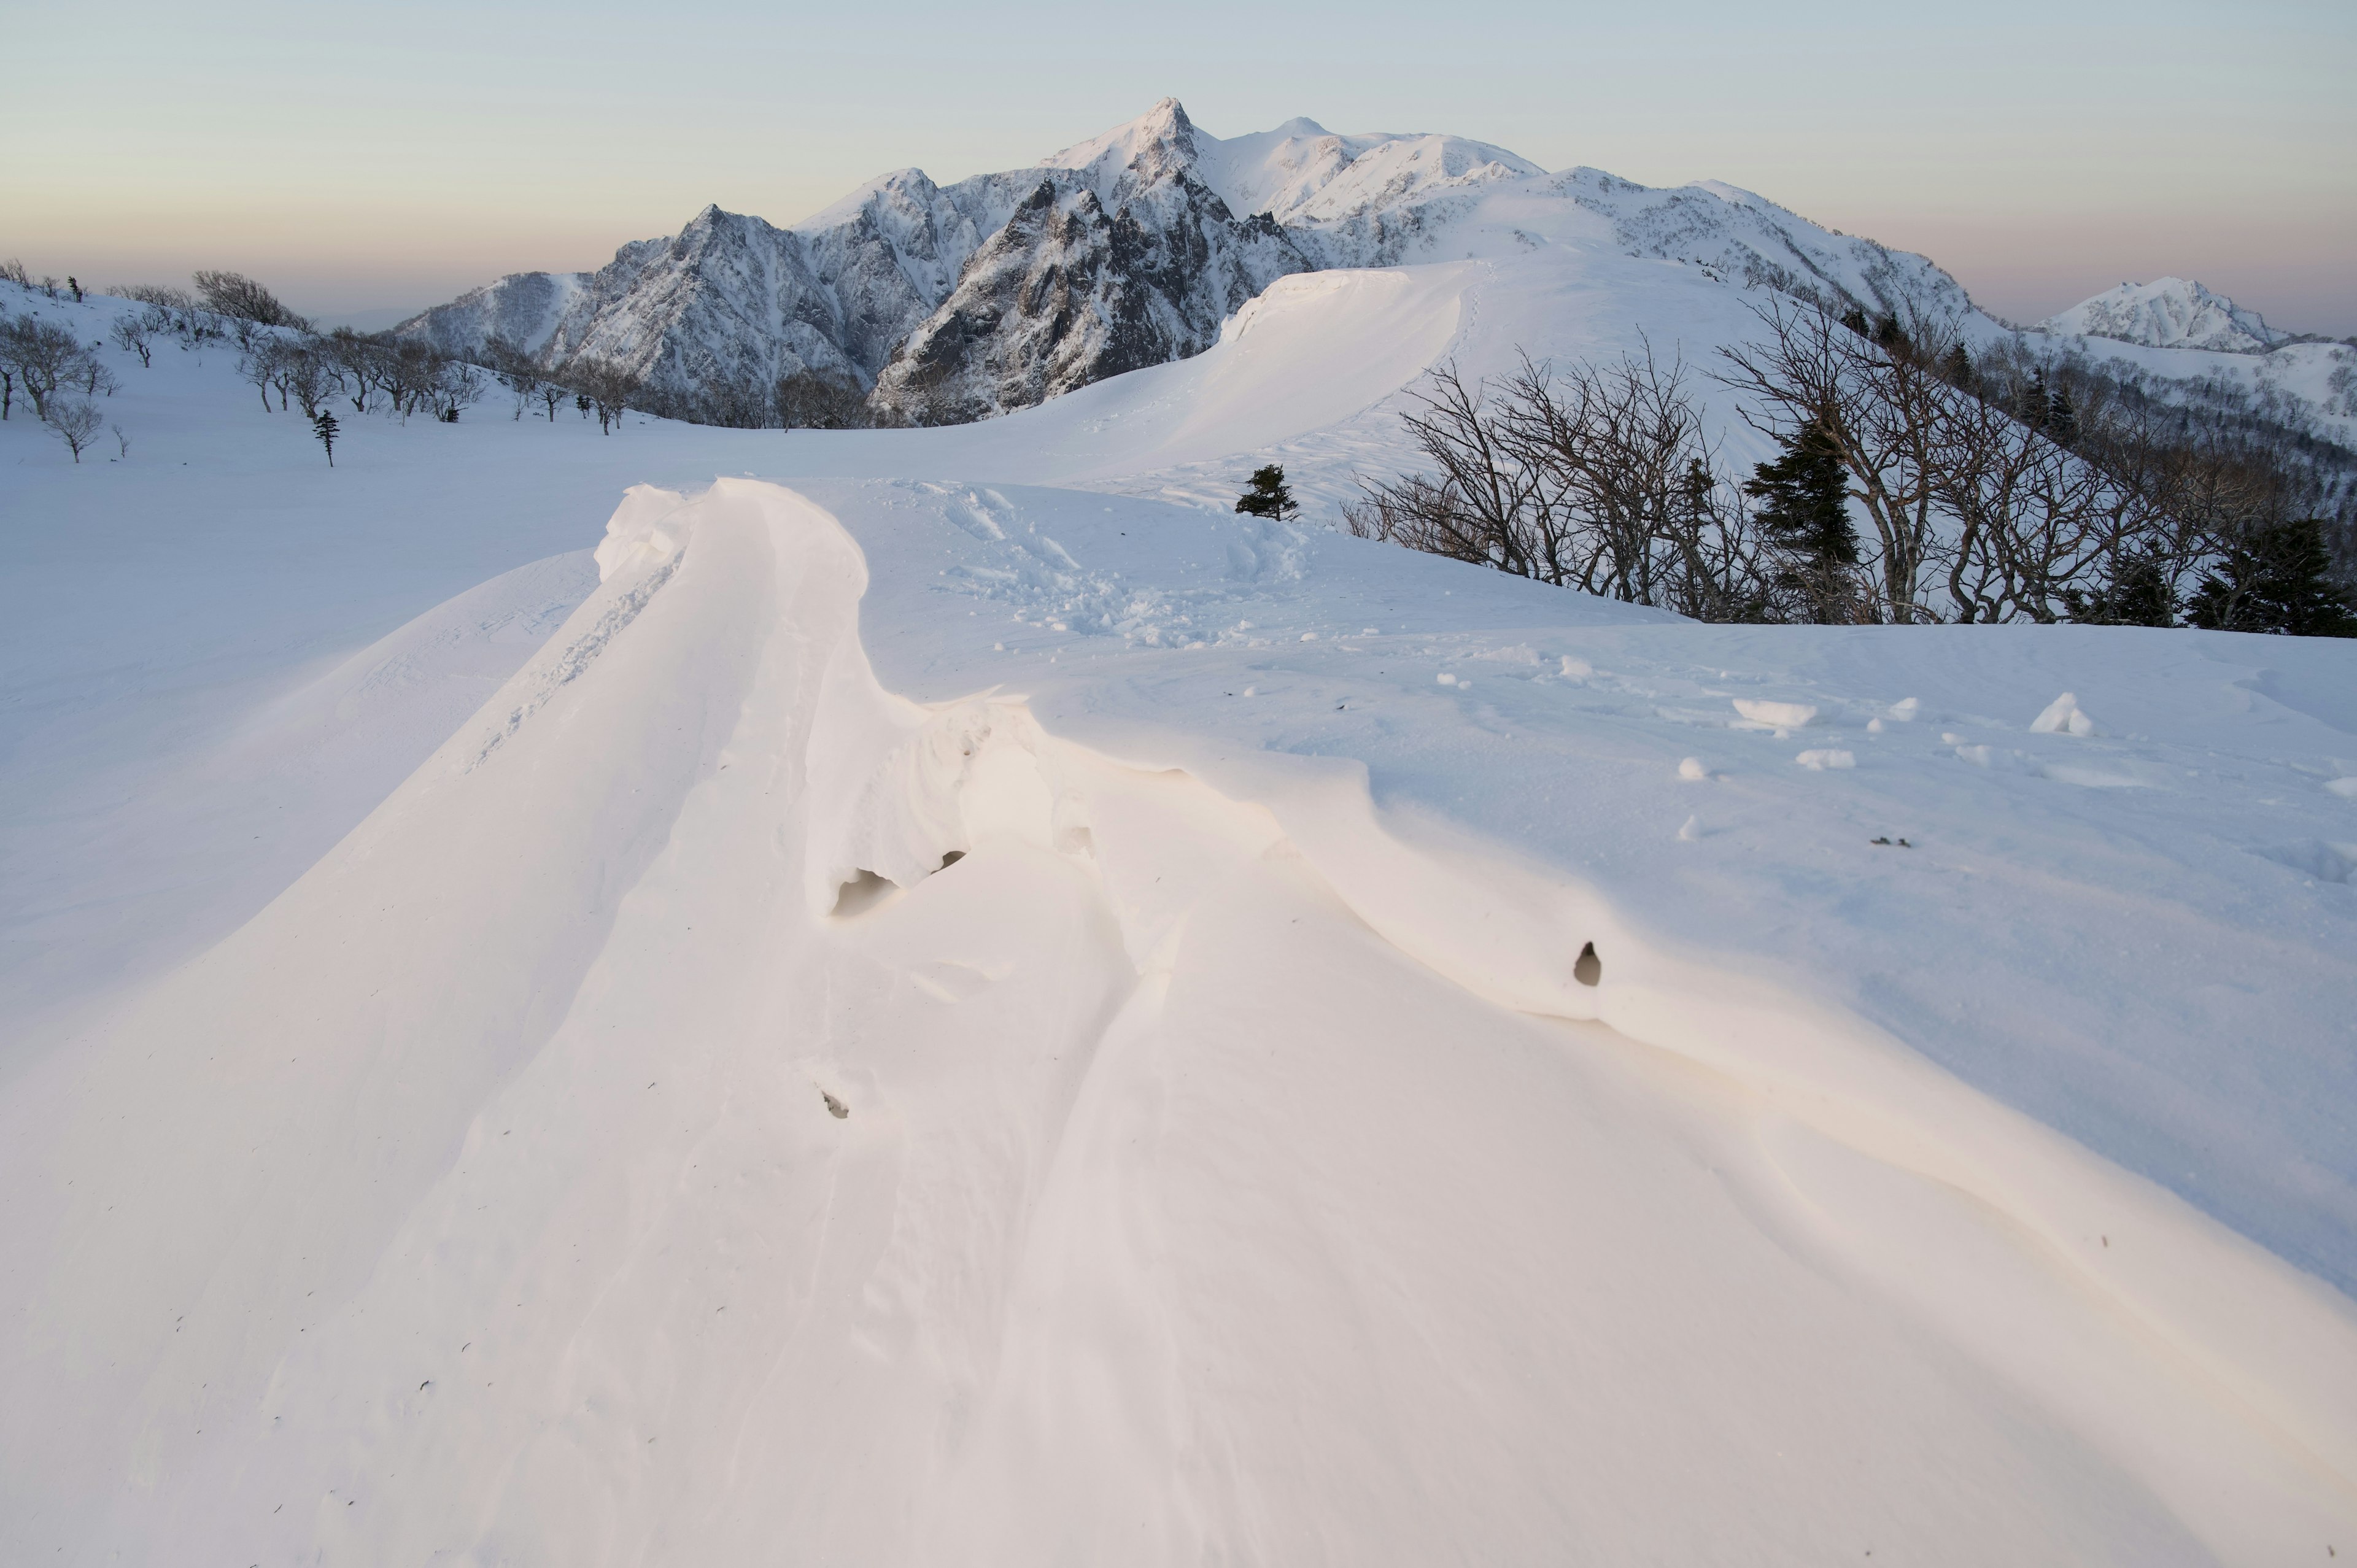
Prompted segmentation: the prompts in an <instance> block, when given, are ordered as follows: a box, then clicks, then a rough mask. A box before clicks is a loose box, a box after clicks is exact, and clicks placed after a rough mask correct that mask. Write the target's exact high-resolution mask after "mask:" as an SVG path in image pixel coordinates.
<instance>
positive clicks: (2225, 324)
mask: <svg viewBox="0 0 2357 1568" xmlns="http://www.w3.org/2000/svg"><path fill="white" fill-rule="evenodd" d="M2038 330H2039V331H2040V332H2045V333H2050V334H2053V335H2056V336H2061V337H2076V338H2117V339H2118V340H2119V341H2121V342H2123V343H2139V344H2142V345H2143V346H2145V347H2146V348H2148V349H2208V350H2210V351H2212V352H2213V353H2220V354H2264V353H2266V351H2267V350H2268V349H2272V348H2274V347H2275V346H2276V344H2278V343H2281V342H2284V341H2286V340H2287V339H2288V338H2290V336H2291V334H2289V333H2288V332H2278V331H2276V329H2275V328H2272V327H2269V326H2268V325H2267V324H2266V320H2265V319H2264V318H2263V317H2261V316H2260V315H2259V313H2258V312H2257V311H2255V310H2245V309H2244V308H2243V307H2242V306H2239V305H2236V304H2235V303H2234V302H2233V300H2231V299H2228V298H2227V297H2226V296H2225V295H2218V294H2212V293H2211V292H2210V291H2209V290H2208V289H2206V288H2203V287H2202V286H2201V285H2200V284H2198V283H2194V282H2192V281H2190V280H2189V279H2186V278H2158V279H2156V280H2155V281H2153V282H2151V283H2145V284H2136V283H2124V284H2122V285H2119V286H2118V287H2117V288H2112V289H2106V290H2104V292H2103V293H2102V294H2099V295H2095V296H2094V297H2093V298H2092V299H2084V300H2081V301H2080V302H2079V303H2078V304H2076V305H2074V306H2072V307H2071V308H2070V309H2068V310H2066V311H2063V312H2062V313H2061V315H2059V316H2050V317H2047V318H2046V319H2045V320H2043V321H2041V322H2040V323H2039V324H2038Z"/></svg>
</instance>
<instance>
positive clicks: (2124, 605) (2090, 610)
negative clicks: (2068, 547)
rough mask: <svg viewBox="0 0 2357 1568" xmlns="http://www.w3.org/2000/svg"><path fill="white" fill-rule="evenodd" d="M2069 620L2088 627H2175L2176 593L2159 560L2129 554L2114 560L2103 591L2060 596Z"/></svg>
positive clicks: (2147, 553)
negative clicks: (2067, 610)
mask: <svg viewBox="0 0 2357 1568" xmlns="http://www.w3.org/2000/svg"><path fill="white" fill-rule="evenodd" d="M2062 602H2063V603H2064V604H2065V605H2067V606H2068V607H2070V611H2071V618H2072V620H2075V621H2079V622H2082V623H2083V624H2085V625H2088V626H2175V625H2176V624H2177V590H2176V589H2175V588H2173V587H2171V586H2170V585H2169V574H2168V572H2167V571H2165V570H2164V569H2163V568H2162V565H2161V561H2160V557H2159V556H2158V554H2155V553H2153V552H2151V551H2148V550H2129V551H2126V552H2124V553H2121V554H2120V555H2119V556H2118V557H2116V558H2115V560H2114V561H2113V563H2112V566H2111V570H2110V571H2108V572H2107V573H2105V574H2104V586H2103V591H2102V592H2100V593H2095V594H2088V593H2083V592H2081V591H2080V590H2078V589H2076V588H2066V589H2064V590H2063V592H2062Z"/></svg>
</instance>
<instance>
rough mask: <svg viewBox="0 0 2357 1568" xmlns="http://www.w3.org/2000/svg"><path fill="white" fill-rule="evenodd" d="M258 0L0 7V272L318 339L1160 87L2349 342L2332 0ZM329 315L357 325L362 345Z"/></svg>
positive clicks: (2039, 281)
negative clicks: (1707, 191)
mask: <svg viewBox="0 0 2357 1568" xmlns="http://www.w3.org/2000/svg"><path fill="white" fill-rule="evenodd" d="M1630 11H1631V8H1630V7H1627V6H1625V5H1616V6H1604V5H1586V4H1566V3H1563V0H1556V3H1554V4H1541V3H1536V0H1528V3H1525V0H1512V3H1486V4H1484V3H1477V4H1475V5H1468V6H1458V7H1455V8H1450V9H1447V10H1445V11H1444V10H1441V9H1439V8H1435V7H1430V6H1408V5H1394V4H1388V3H1362V4H1355V5H1323V4H1320V5H1306V4H1286V3H1284V0H1275V3H1270V0H1264V3H1262V4H1258V5H1243V4H1237V3H1232V0H1206V3H1202V4H1198V5H1192V6H1189V7H1184V8H1162V7H1157V8H1153V9H1150V10H1149V9H1147V8H1145V7H1130V6H1110V5H1077V4H1062V3H1048V0H1035V3H1019V0H1018V3H1016V4H1008V5H1000V6H996V7H990V8H983V7H975V6H972V5H944V4H939V3H936V0H907V3H904V4H902V5H898V6H895V7H892V8H890V9H889V10H888V11H885V10H878V9H874V8H862V7H851V6H841V5H838V6H830V7H817V6H807V5H777V4H770V5H758V4H750V3H745V0H685V3H679V4H673V5H665V6H662V7H660V8H658V7H653V6H649V5H622V4H618V3H614V0H568V3H567V4H565V5H556V4H541V3H533V4H519V3H511V0H477V3H473V4H468V5H457V4H452V3H450V0H422V3H414V4H406V5H394V6H372V7H367V8H361V7H343V6H320V5H296V4H292V3H290V0H222V3H221V4H216V5H209V6H207V7H204V8H203V9H202V10H201V12H199V11H198V10H196V9H194V8H191V7H188V6H187V5H185V3H181V4H173V5H164V4H156V3H153V0H122V3H118V4H113V5H107V6H69V5H56V4H50V5H44V6H39V7H38V8H37V7H35V6H33V5H27V4H26V3H25V0H6V3H5V6H0V41H5V48H7V50H8V52H9V53H10V54H11V55H12V56H13V57H15V64H16V69H15V70H12V71H11V72H10V76H11V79H12V81H11V87H10V91H8V93H7V94H5V97H0V257H5V256H12V255H13V256H18V257H21V258H22V259H23V261H24V262H25V263H26V264H27V266H28V267H30V268H31V269H32V270H33V271H34V272H35V273H36V274H40V273H54V274H59V275H63V274H68V273H72V274H76V275H79V276H80V277H81V279H82V281H83V282H84V283H85V285H90V284H97V285H105V284H110V283H115V282H128V281H136V280H145V279H156V280H174V279H178V278H184V277H185V276H186V274H188V271H189V270H190V269H191V268H194V267H199V266H225V267H231V268H234V269H236V270H239V271H242V272H247V273H251V274H253V275H255V276H258V277H261V278H263V279H264V280H265V281H267V282H269V283H271V284H272V285H274V286H276V287H277V288H278V289H279V290H280V292H281V293H283V294H284V295H286V297H287V298H288V300H289V302H290V303H292V304H295V305H296V306H298V307H299V308H303V309H306V310H309V311H312V312H315V313H318V314H321V315H324V316H327V317H349V316H356V315H360V314H361V313H367V312H382V313H391V312H393V311H395V310H406V309H414V308H417V307H421V306H425V305H428V304H432V303H435V302H436V301H439V300H442V299H447V298H448V297H450V296H451V295H455V294H457V293H459V292H460V291H462V290H464V289H466V288H468V287H471V286H473V285H476V284H479V283H482V282H486V281H488V280H490V278H493V277H496V276H498V275H500V274H503V273H509V272H516V271H522V270H527V269H533V268H547V269H551V270H574V269H587V268H592V267H596V266H598V265H601V264H603V263H605V262H606V261H607V260H608V259H610V257H611V256H612V254H613V252H614V250H615V248H616V247H617V246H619V245H620V244H622V243H623V242H627V241H630V240H635V239H643V238H646V237H648V236H651V235H657V234H669V233H672V232H674V231H677V230H678V228H679V227H680V225H681V224H682V223H683V222H684V221H686V220H687V219H688V218H690V217H692V216H693V215H694V213H695V212H696V211H698V210H700V209H702V208H703V207H704V206H705V203H707V202H717V203H719V204H720V205H721V206H722V207H724V208H726V209H730V210H733V211H739V212H750V213H756V214H759V216H761V217H764V218H768V219H770V220H773V221H776V222H780V223H786V222H791V221H793V220H797V219H800V218H802V217H804V216H806V215H808V214H810V213H812V212H814V211H816V210H818V209H821V208H823V207H825V206H827V205H829V204H830V203H832V202H833V201H834V200H835V199H837V198H839V197H841V196H842V195H844V194H845V192H846V191H848V190H850V189H851V188H854V187H855V186H856V185H858V184H860V183H862V182H863V181H865V180H866V179H868V178H870V177H874V176H876V175H877V174H880V173H883V172H885V171H887V170H889V169H893V168H898V167H902V166H910V165H914V166H919V167H921V168H923V169H924V170H925V171H926V172H927V173H929V174H931V176H933V177H934V178H936V179H939V180H944V181H946V180H950V179H955V178H961V177H964V176H967V175H972V174H978V173H983V172H985V171H987V170H994V169H1004V168H1018V167H1022V166H1027V165H1028V164H1031V163H1035V162H1036V161H1038V159H1039V158H1040V157H1041V156H1045V155H1046V154H1048V153H1049V152H1052V151H1054V150H1056V149H1058V148H1060V147H1062V146H1065V145H1070V144H1071V143H1074V142H1078V141H1082V140H1084V139H1086V138H1088V137H1090V136H1092V135H1095V134H1098V133H1099V132H1101V131H1103V130H1105V129H1106V128H1108V127H1110V126H1112V125H1114V124H1118V123H1120V122H1122V121H1125V120H1127V119H1130V118H1133V117H1134V116H1135V115H1137V114H1139V113H1143V112H1144V111H1145V110H1146V108H1147V107H1148V106H1149V105H1151V104H1152V103H1153V102H1155V101H1156V100H1157V99H1159V98H1161V97H1164V96H1165V95H1172V96H1176V97H1178V98H1179V100H1180V101H1181V102H1184V103H1185V104H1186V106H1187V110H1188V113H1189V115H1190V116H1191V117H1192V118H1193V119H1194V120H1195V122H1196V123H1197V124H1199V125H1200V126H1201V127H1202V128H1203V129H1204V130H1206V131H1208V132H1211V134H1215V135H1237V134H1243V133H1244V132H1247V131H1254V130H1262V129H1265V128H1267V127H1269V126H1272V125H1275V124H1278V123H1280V122H1282V121H1285V120H1287V119H1290V118H1292V117H1293V116H1295V115H1297V114H1298V115H1307V116H1308V117H1309V118H1311V119H1314V120H1316V121H1318V122H1319V123H1320V124H1323V125H1325V126H1327V127H1328V128H1329V129H1330V130H1335V131H1446V132H1450V133H1454V134H1458V135H1464V136H1471V137H1475V138H1477V139H1479V140H1481V141H1486V142H1492V143H1495V144H1498V145H1501V146H1506V147H1510V148H1512V149H1513V150H1514V151H1515V152H1518V153H1520V154H1522V155H1523V156H1525V157H1527V158H1530V159H1532V160H1534V162H1537V163H1539V164H1542V165H1544V166H1547V167H1549V168H1563V167H1567V166H1572V165H1576V164H1588V165H1593V166H1598V167H1601V168H1605V169H1609V170H1610V171H1611V172H1613V173H1615V174H1618V175H1620V176H1622V177H1626V178H1630V179H1634V180H1638V181H1641V182H1642V183H1644V184H1647V185H1675V184H1681V183H1684V182H1685V181H1688V180H1694V179H1721V180H1725V181H1727V182H1728V183H1730V184H1734V185H1738V186H1742V187H1745V188H1749V189H1752V190H1756V191H1758V192H1760V194H1762V195H1764V196H1767V197H1768V198H1770V199H1772V200H1775V201H1778V202H1780V203H1781V204H1783V205H1784V206H1786V207H1789V208H1792V209H1794V210H1796V211H1798V212H1801V213H1803V214H1804V215H1805V216H1807V217H1809V218H1812V219H1813V220H1816V221H1818V222H1820V223H1824V224H1826V225H1828V226H1830V227H1834V228H1838V229H1841V230H1844V231H1847V232H1850V233H1856V234H1866V235H1870V236H1872V237H1873V238H1875V239H1878V240H1880V241H1882V242H1885V243H1887V244H1889V245H1893V246H1896V247H1899V248H1901V249H1905V250H1910V251H1921V252H1924V253H1925V254H1928V255H1930V256H1931V257H1932V259H1933V260H1935V261H1937V262H1938V263H1941V264H1942V265H1943V266H1944V267H1946V268H1947V269H1948V270H1949V271H1950V272H1952V273H1953V274H1955V275H1956V276H1957V277H1958V278H1959V279H1960V280H1962V281H1963V283H1964V285H1965V286H1966V287H1967V288H1968V289H1970V290H1971V291H1972V293H1973V295H1974V297H1975V299H1977V300H1978V301H1979V302H1980V303H1981V304H1982V305H1983V306H1986V307H1987V308H1989V309H1991V310H1994V311H1996V313H1998V314H1999V315H2002V316H2006V317H2012V318H2014V319H2017V320H2024V321H2027V320H2034V319H2037V318H2039V317H2044V316H2047V315H2050V314H2051V313H2053V312H2055V311H2057V310H2060V309H2062V308H2064V307H2065V306H2070V305H2072V304H2073V303H2075V302H2077V301H2078V300H2080V299H2082V298H2084V297H2085V296H2087V295H2091V294H2093V293H2096V292H2097V291H2099V290H2101V289H2104V288H2107V287H2109V286H2111V285H2114V284H2115V283H2118V282H2120V281H2122V280H2124V279H2135V280H2137V281H2145V280H2148V279H2150V278H2153V277H2158V276H2161V275H2164V274H2176V275H2179V276H2187V277H2196V278H2199V279H2201V281H2202V282H2203V283H2205V284H2207V285H2210V286H2211V287H2212V288H2213V289H2216V290H2218V291H2219V292H2221V293H2224V294H2228V295H2233V297H2234V298H2235V299H2236V300H2237V301H2239V302H2241V303H2242V304H2244V305H2246V306H2252V307H2254V308H2256V309H2258V310H2260V311H2262V312H2264V313H2265V314H2266V317H2267V318H2268V320H2269V321H2270V322H2272V323H2274V324H2276V325H2277V326H2280V327H2285V328H2290V329H2293V330H2297V331H2311V332H2326V333H2330V334H2333V335H2335V336H2341V335H2345V334H2352V333H2357V5H2350V4H2348V3H2347V0H2341V3H2340V4H2334V5H2327V4H2317V3H2311V0H2284V3H2270V4H2255V5H2241V6H2226V5H2206V4H2184V3H2170V0H2161V3H2158V4H2148V5H2134V6H2130V5H2095V4H2086V3H2082V0H2053V3H2050V4H2044V5H2028V4H2020V3H2016V0H1999V3H1996V4H1992V5H1982V6H1978V7H1969V8H1968V7H1961V6H1959V7H1943V8H1941V9H1940V10H1938V11H1937V12H1933V11H1931V10H1930V9H1928V8H1924V7H1915V8H1911V9H1909V10H1906V11H1900V10H1898V9H1895V8H1893V7H1890V6H1889V5H1864V4H1840V5H1797V6H1783V7H1763V6H1759V5H1736V4H1727V3H1721V0H1695V3H1694V4H1691V5H1687V6H1685V7H1684V8H1683V9H1681V10H1680V11H1679V12H1678V13H1677V14H1676V15H1675V16H1674V18H1660V19H1656V18H1653V17H1632V16H1631V15H1630ZM365 324H367V325H379V324H382V323H378V322H368V323H365Z"/></svg>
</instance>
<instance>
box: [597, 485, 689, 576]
mask: <svg viewBox="0 0 2357 1568" xmlns="http://www.w3.org/2000/svg"><path fill="white" fill-rule="evenodd" d="M686 504H687V499H686V498H685V497H684V496H683V495H681V494H680V493H679V492H678V491H677V490H666V489H662V488H661V487H659V486H656V485H632V486H631V487H630V489H627V490H625V491H624V492H622V504H621V505H620V506H618V507H616V508H615V509H614V515H613V516H612V517H609V518H608V519H607V520H606V537H605V538H604V539H603V540H602V541H600V542H598V545H597V556H596V559H597V580H598V581H599V582H601V583H604V582H608V581H610V580H611V579H612V578H613V576H614V575H615V574H616V573H618V572H624V571H634V570H637V569H639V568H640V567H645V566H651V565H653V564H655V563H656V562H658V561H662V560H664V559H666V558H668V557H670V556H672V555H675V554H677V553H679V547H680V541H681V535H680V534H679V532H677V531H675V530H674V531H666V530H665V529H664V528H663V527H662V522H663V520H664V519H665V518H667V517H669V516H671V515H672V513H673V512H675V511H677V510H679V509H680V508H681V507H683V506H684V505H686Z"/></svg>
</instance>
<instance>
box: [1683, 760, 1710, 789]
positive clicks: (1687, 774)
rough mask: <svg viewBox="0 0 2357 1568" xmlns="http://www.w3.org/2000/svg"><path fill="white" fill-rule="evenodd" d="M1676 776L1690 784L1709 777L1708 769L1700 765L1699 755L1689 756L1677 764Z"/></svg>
mask: <svg viewBox="0 0 2357 1568" xmlns="http://www.w3.org/2000/svg"><path fill="white" fill-rule="evenodd" d="M1678 777H1679V778H1681V779H1684V780H1685V781H1686V782H1688V783H1689V784H1692V783H1695V782H1698V781H1700V780H1702V779H1707V778H1709V777H1710V769H1709V768H1705V767H1704V766H1703V765H1702V758H1701V757H1687V758H1686V759H1685V760H1684V761H1683V762H1681V763H1679V764H1678Z"/></svg>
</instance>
